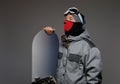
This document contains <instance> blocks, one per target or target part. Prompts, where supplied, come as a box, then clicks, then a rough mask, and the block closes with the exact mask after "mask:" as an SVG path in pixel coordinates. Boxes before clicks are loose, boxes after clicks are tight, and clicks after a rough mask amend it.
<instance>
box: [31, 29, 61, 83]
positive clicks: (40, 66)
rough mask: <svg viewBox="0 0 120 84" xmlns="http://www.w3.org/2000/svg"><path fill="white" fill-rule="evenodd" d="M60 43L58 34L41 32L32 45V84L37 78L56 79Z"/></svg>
mask: <svg viewBox="0 0 120 84" xmlns="http://www.w3.org/2000/svg"><path fill="white" fill-rule="evenodd" d="M58 50H59V41H58V37H57V34H56V33H55V32H53V33H52V34H51V35H48V34H47V33H46V32H45V31H44V30H41V31H39V32H38V33H37V34H36V35H35V37H34V39H33V43H32V82H34V81H35V80H36V79H37V78H40V79H45V78H47V77H51V76H52V77H55V75H56V69H57V62H58Z"/></svg>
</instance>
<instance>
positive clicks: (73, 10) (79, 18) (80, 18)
mask: <svg viewBox="0 0 120 84" xmlns="http://www.w3.org/2000/svg"><path fill="white" fill-rule="evenodd" d="M69 13H70V14H72V15H73V17H74V19H75V20H76V22H80V23H82V24H84V23H85V21H84V16H83V15H82V14H81V13H80V12H79V10H78V9H77V8H76V7H70V8H68V9H67V10H66V11H65V13H64V16H66V15H67V14H69Z"/></svg>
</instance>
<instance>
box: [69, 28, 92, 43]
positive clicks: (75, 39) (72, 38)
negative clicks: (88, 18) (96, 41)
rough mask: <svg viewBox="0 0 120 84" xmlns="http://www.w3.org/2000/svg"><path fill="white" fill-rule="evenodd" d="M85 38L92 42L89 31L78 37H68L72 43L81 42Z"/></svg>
mask: <svg viewBox="0 0 120 84" xmlns="http://www.w3.org/2000/svg"><path fill="white" fill-rule="evenodd" d="M83 38H85V39H88V40H91V39H90V35H89V33H88V31H87V29H85V30H84V32H83V33H81V34H80V35H78V36H71V35H70V36H68V40H70V41H79V40H81V39H83Z"/></svg>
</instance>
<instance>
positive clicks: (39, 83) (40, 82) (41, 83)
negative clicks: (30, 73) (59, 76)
mask: <svg viewBox="0 0 120 84" xmlns="http://www.w3.org/2000/svg"><path fill="white" fill-rule="evenodd" d="M32 84H57V83H56V80H55V78H54V77H52V76H50V77H46V78H43V79H40V78H36V79H35V82H32Z"/></svg>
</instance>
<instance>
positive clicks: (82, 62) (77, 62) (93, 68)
mask: <svg viewBox="0 0 120 84" xmlns="http://www.w3.org/2000/svg"><path fill="white" fill-rule="evenodd" d="M61 39H62V42H61V43H60V48H59V56H58V68H57V82H58V84H101V82H102V76H101V72H102V62H101V54H100V51H99V49H98V48H97V47H96V46H95V45H94V43H93V42H92V41H91V39H90V36H89V34H88V32H87V30H86V29H85V31H84V32H83V33H81V34H80V35H79V36H68V37H66V36H65V35H63V36H62V38H61Z"/></svg>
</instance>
